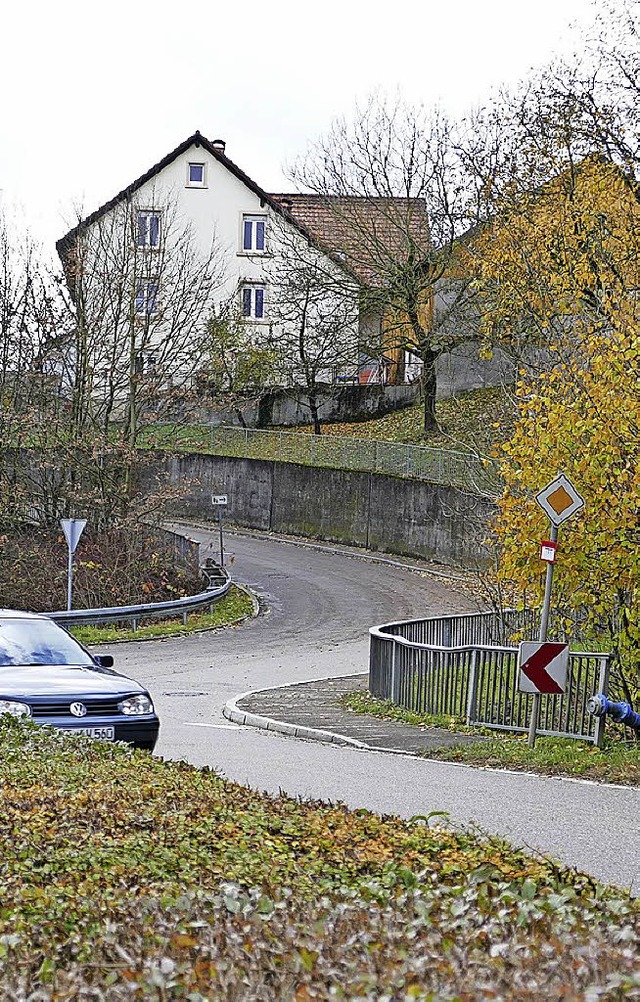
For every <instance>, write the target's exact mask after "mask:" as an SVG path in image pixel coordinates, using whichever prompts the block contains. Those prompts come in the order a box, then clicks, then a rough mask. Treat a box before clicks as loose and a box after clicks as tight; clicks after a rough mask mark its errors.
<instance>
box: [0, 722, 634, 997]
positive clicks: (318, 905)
mask: <svg viewBox="0 0 640 1002" xmlns="http://www.w3.org/2000/svg"><path fill="white" fill-rule="evenodd" d="M0 763H1V765H0V776H1V784H0V796H1V803H0V885H1V887H2V894H1V899H0V997H2V998H7V999H12V1000H13V999H15V1000H17V1002H21V1000H26V999H28V998H30V994H29V993H30V992H33V991H34V990H36V989H41V990H42V995H38V999H40V998H51V999H53V998H55V999H71V998H73V999H87V1000H88V999H95V998H105V999H108V1000H110V1002H119V1000H120V999H122V1000H125V999H127V1000H130V999H158V1000H160V999H163V1000H169V999H171V1000H173V999H182V998H184V999H189V1000H190V1002H202V1000H205V999H212V1000H213V999H220V998H224V999H225V1000H226V999H230V1000H234V999H237V1000H246V999H274V1000H275V999H293V1000H298V1002H300V1000H306V999H312V998H321V999H324V998H338V999H359V998H362V999H370V998H378V999H381V998H386V997H388V998H393V999H412V998H417V999H429V998H433V999H435V998H437V999H441V998H442V999H454V998H458V999H463V998H464V999H471V998H473V999H475V998H484V997H487V998H488V997H494V996H491V995H489V994H486V993H487V992H488V991H489V990H491V991H495V992H496V993H497V994H498V996H499V997H501V998H514V999H515V998H518V999H520V1000H523V999H524V1000H527V999H531V1000H533V999H539V998H542V997H544V998H563V999H573V998H576V999H577V998H582V997H583V995H582V994H580V992H584V991H585V990H586V988H587V987H593V986H596V985H598V986H603V985H608V988H607V989H606V991H610V992H612V993H613V994H608V995H606V996H605V997H607V998H617V997H626V996H628V997H632V995H633V992H634V991H636V990H637V988H638V987H640V981H638V980H636V981H634V980H633V978H632V970H633V966H634V956H633V944H634V942H635V943H636V944H637V941H638V934H639V933H640V926H639V914H640V913H639V911H638V908H637V906H636V905H635V904H634V903H633V902H631V901H630V900H629V899H628V898H626V897H625V895H624V894H623V893H622V892H619V891H614V890H612V889H606V888H603V887H602V886H600V885H598V884H596V883H594V881H592V880H591V879H590V878H589V877H586V876H584V875H580V874H577V873H574V872H569V871H567V870H563V869H561V868H559V867H558V866H556V865H555V864H553V863H552V862H550V861H548V860H545V859H533V858H531V857H529V856H527V855H525V854H523V853H521V852H519V851H517V850H515V849H512V848H510V847H509V846H507V845H506V844H505V843H504V842H502V841H500V840H497V839H487V838H484V837H481V836H480V835H478V834H477V833H473V832H469V831H463V830H453V829H451V828H449V827H446V826H444V827H431V826H430V822H432V823H433V821H434V820H436V821H438V820H440V821H441V820H442V819H441V818H438V819H434V818H431V819H429V818H428V817H426V818H414V819H413V820H411V821H402V820H399V819H397V818H393V817H379V816H377V815H375V814H372V813H369V812H368V811H349V810H347V809H346V808H345V807H343V806H341V805H332V804H324V803H318V802H304V803H302V802H300V801H298V800H293V799H290V798H288V797H285V796H278V797H269V796H266V795H263V794H259V793H257V792H254V791H251V790H249V789H247V788H245V787H242V786H239V785H237V784H234V783H231V782H228V781H226V780H224V779H223V778H221V777H220V776H218V775H216V773H215V772H213V771H211V770H209V769H196V768H194V767H192V766H189V765H187V764H185V763H181V762H163V761H161V760H157V759H154V758H153V757H152V756H150V755H149V754H147V753H143V752H132V751H130V750H129V749H127V748H125V747H122V746H118V745H109V744H103V743H99V742H92V741H91V740H90V739H86V738H79V737H73V736H70V735H68V734H63V733H58V732H54V731H50V730H49V729H48V728H41V727H37V726H35V725H33V724H30V723H27V724H26V725H25V724H22V723H19V722H16V721H13V720H6V719H4V718H2V719H0ZM425 809H428V792H427V793H425ZM634 985H635V988H634ZM101 993H102V994H101ZM594 997H595V996H594ZM633 997H635V995H633Z"/></svg>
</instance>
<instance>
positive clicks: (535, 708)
mask: <svg viewBox="0 0 640 1002" xmlns="http://www.w3.org/2000/svg"><path fill="white" fill-rule="evenodd" d="M551 542H552V543H557V542H558V526H557V525H553V524H551ZM553 566H554V565H553V563H551V562H549V563H548V564H547V580H546V582H545V586H544V601H543V603H542V615H541V617H540V633H539V635H538V640H540V641H541V642H542V643H544V641H545V640H546V639H547V627H548V625H549V609H550V607H551V585H552V582H553ZM539 716H540V693H539V692H536V693H535V695H534V697H533V705H532V707H531V719H530V721H529V748H533V746H534V745H535V743H536V730H537V728H538V717H539Z"/></svg>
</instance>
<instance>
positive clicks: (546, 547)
mask: <svg viewBox="0 0 640 1002" xmlns="http://www.w3.org/2000/svg"><path fill="white" fill-rule="evenodd" d="M536 502H537V503H538V504H539V506H540V507H541V508H542V510H543V512H545V514H546V515H547V517H548V518H549V522H550V523H551V534H550V538H549V539H545V540H543V542H542V547H541V553H540V558H541V559H542V560H544V561H546V564H547V575H546V580H545V586H544V600H543V602H542V614H541V616H540V632H539V634H538V641H539V643H538V644H536V645H533V646H535V647H536V649H537V652H529V653H527V652H526V651H523V648H525V647H527V646H528V647H531V646H532V645H531V644H529V645H526V644H521V645H520V690H521V691H523V692H533V694H534V695H533V705H532V707H531V719H530V721H529V748H533V746H534V745H535V743H536V730H537V728H538V717H539V716H540V693H541V692H556V693H558V692H564V690H565V686H566V681H565V680H566V665H565V669H564V680H563V682H562V687H561V688H558V687H557V685H558V682H557V680H556V688H553V680H552V681H551V682H549V683H548V684H550V685H551V686H552V687H551V688H540V687H539V686H537V685H535V684H534V687H533V688H527V687H526V686H527V681H526V676H527V674H528V673H527V667H528V666H529V665H530V662H531V661H532V660H533V659H534V658H535V659H536V660H537V661H538V663H537V664H536V666H535V667H536V668H537V669H538V670H539V669H540V667H541V666H540V663H539V662H540V661H543V660H544V658H545V654H544V653H540V651H542V652H544V650H545V649H547V653H549V651H548V649H549V648H552V647H562V648H566V661H567V663H568V659H569V649H568V647H567V645H566V644H561V645H558V644H547V643H546V640H547V628H548V625H549V610H550V608H551V585H552V583H553V568H554V567H555V559H556V552H557V549H558V526H560V525H562V523H563V522H565V521H566V520H567V519H568V518H571V516H572V515H573V514H574V513H575V512H577V511H579V510H580V508H582V507H583V506H584V499H583V498H582V497H581V496H580V494H578V491H577V490H576V489H575V487H574V486H573V484H572V483H571V481H570V480H569V478H568V477H565V475H564V474H563V473H559V474H558V476H557V477H556V478H555V480H552V481H551V483H549V484H547V486H546V487H544V488H543V489H542V490H541V491H540V492H539V494H536ZM563 656H564V655H563ZM527 657H528V658H529V660H527ZM545 674H546V673H545ZM549 677H550V678H551V676H549ZM530 683H531V675H529V684H530ZM542 684H545V683H544V680H542Z"/></svg>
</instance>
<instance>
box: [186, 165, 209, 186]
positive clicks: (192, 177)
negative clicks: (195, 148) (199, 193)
mask: <svg viewBox="0 0 640 1002" xmlns="http://www.w3.org/2000/svg"><path fill="white" fill-rule="evenodd" d="M204 168H205V165H204V164H197V163H190V164H188V165H187V187H189V188H204V187H206V185H205V169H204Z"/></svg>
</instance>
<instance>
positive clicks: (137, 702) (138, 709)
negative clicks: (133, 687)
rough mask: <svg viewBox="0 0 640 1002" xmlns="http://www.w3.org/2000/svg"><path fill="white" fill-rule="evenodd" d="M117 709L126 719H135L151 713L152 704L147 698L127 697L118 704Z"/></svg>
mask: <svg viewBox="0 0 640 1002" xmlns="http://www.w3.org/2000/svg"><path fill="white" fill-rule="evenodd" d="M118 708H119V710H120V712H121V713H125V714H126V715H127V716H128V717H137V716H140V715H141V714H143V713H153V703H152V702H151V700H150V699H149V697H148V696H129V698H128V699H123V700H122V702H121V703H118Z"/></svg>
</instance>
